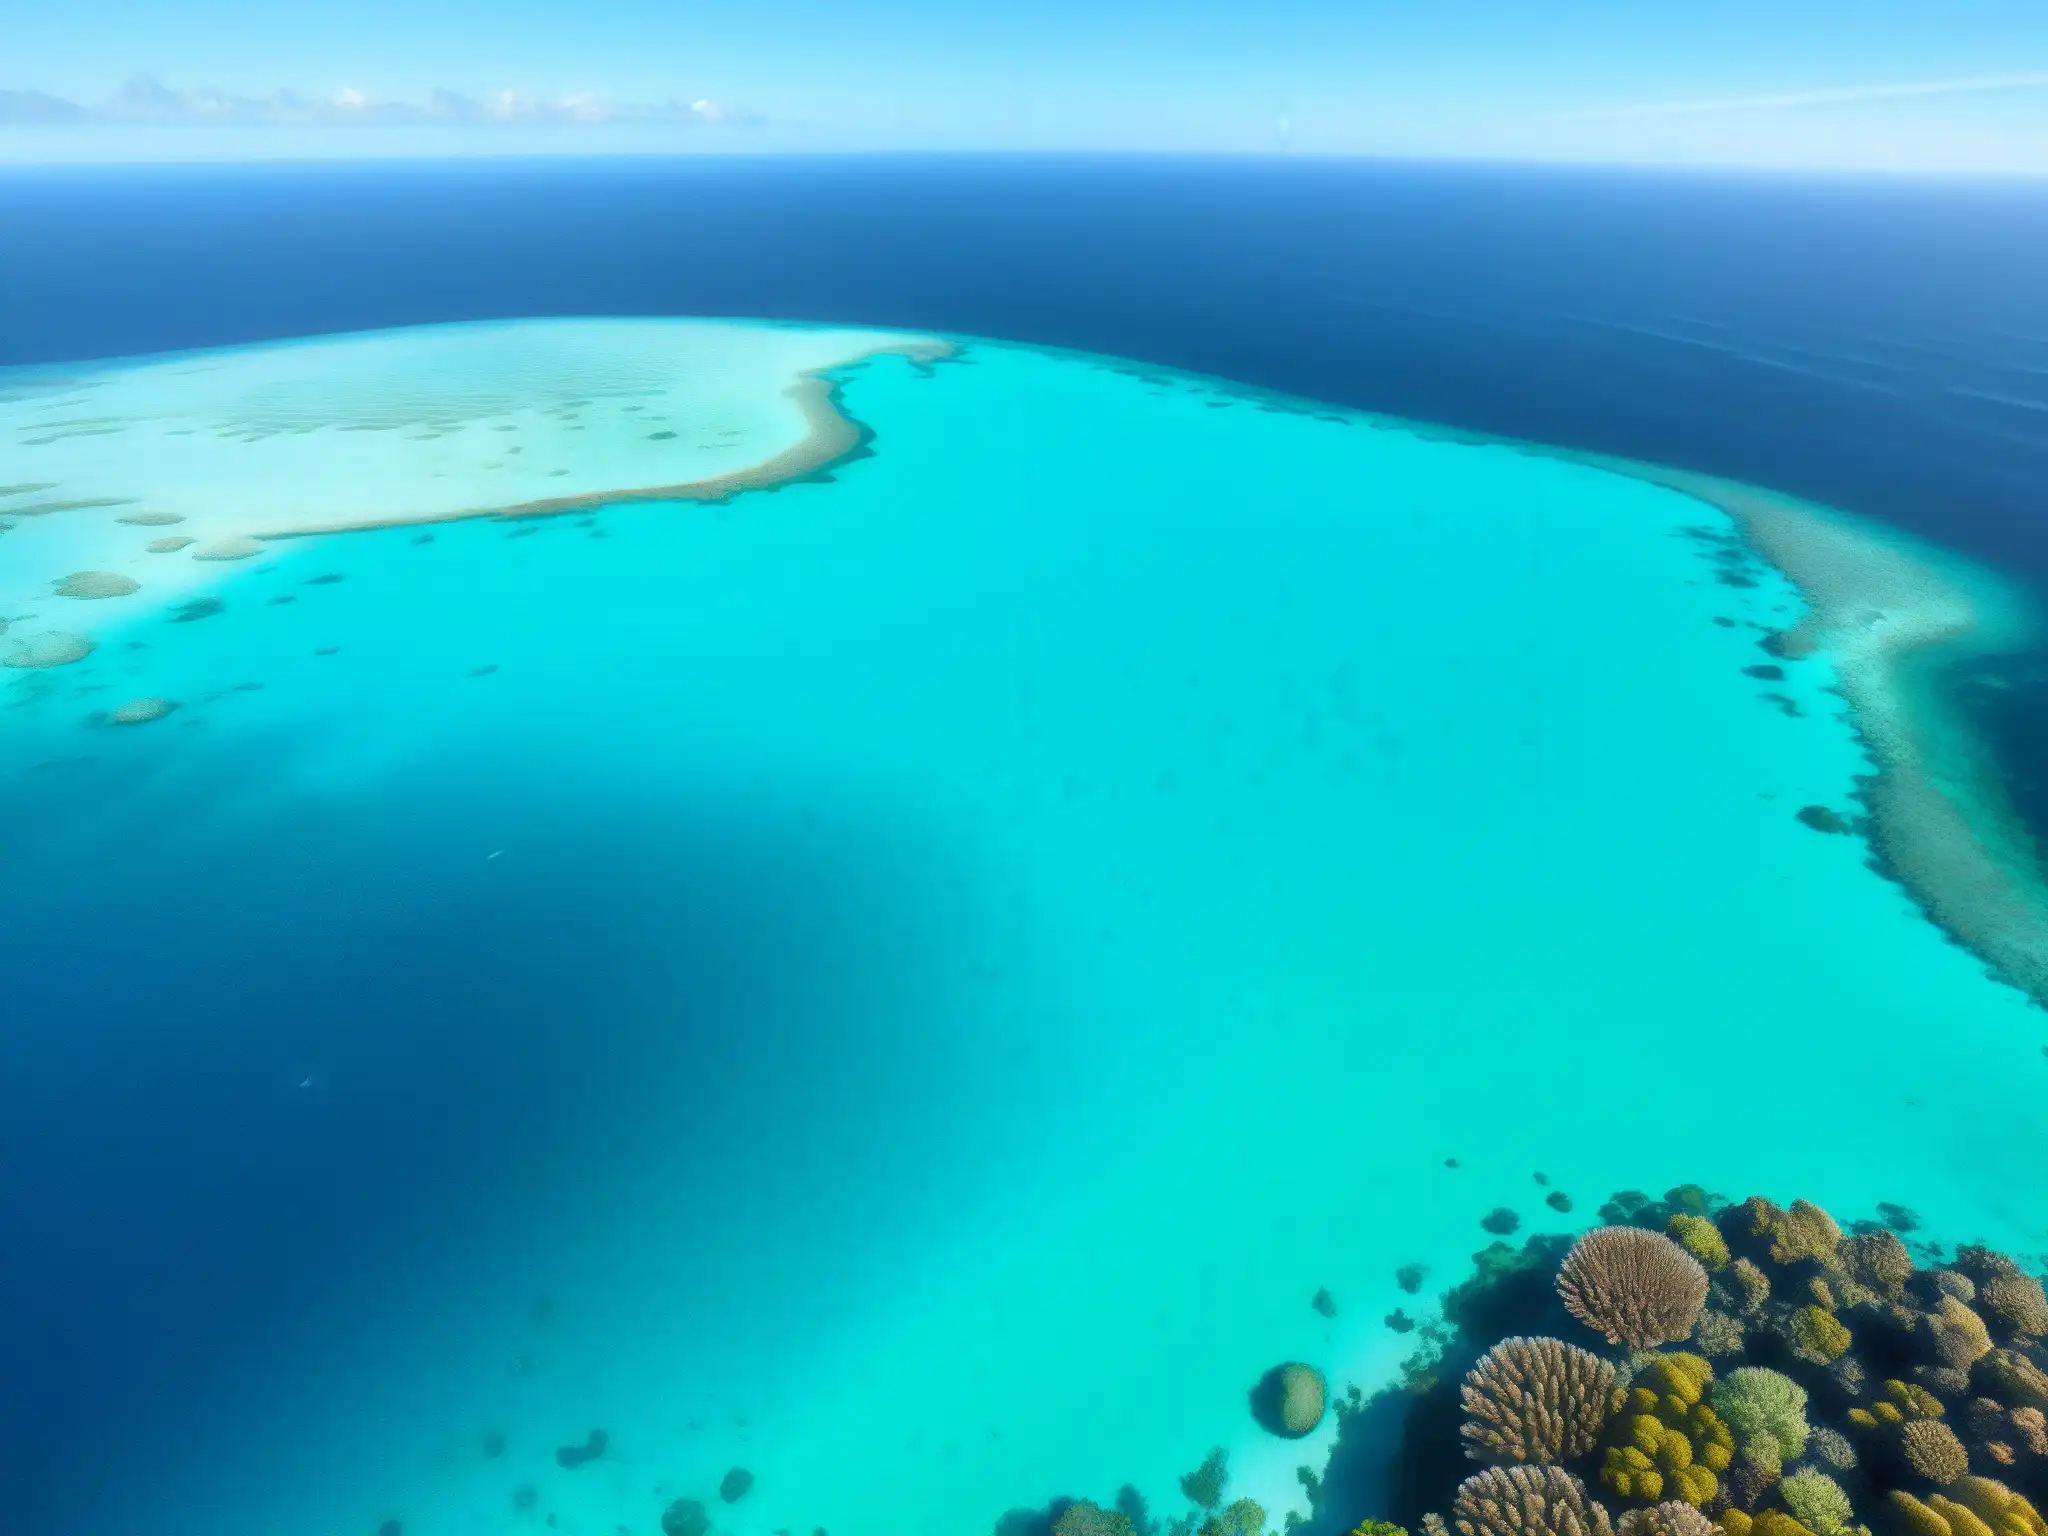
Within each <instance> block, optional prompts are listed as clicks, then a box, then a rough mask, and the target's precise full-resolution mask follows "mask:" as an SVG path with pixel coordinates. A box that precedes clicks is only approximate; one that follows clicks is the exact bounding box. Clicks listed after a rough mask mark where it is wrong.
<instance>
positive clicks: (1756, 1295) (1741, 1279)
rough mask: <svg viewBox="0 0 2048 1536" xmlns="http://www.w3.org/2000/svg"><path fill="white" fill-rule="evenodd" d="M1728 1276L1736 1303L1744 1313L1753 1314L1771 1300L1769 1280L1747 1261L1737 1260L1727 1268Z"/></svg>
mask: <svg viewBox="0 0 2048 1536" xmlns="http://www.w3.org/2000/svg"><path fill="white" fill-rule="evenodd" d="M1728 1275H1729V1278H1730V1279H1731V1280H1733V1281H1734V1284H1735V1297H1736V1303H1737V1305H1739V1306H1740V1307H1741V1308H1742V1310H1743V1311H1745V1312H1755V1311H1758V1310H1760V1309H1761V1308H1762V1306H1763V1304H1764V1303H1765V1302H1767V1301H1769V1300H1770V1299H1771V1278H1770V1276H1769V1275H1766V1274H1765V1273H1764V1272H1763V1271H1762V1270H1760V1269H1758V1268H1757V1267H1756V1265H1754V1264H1752V1263H1750V1261H1749V1260H1747V1259H1737V1260H1736V1261H1735V1262H1734V1263H1733V1264H1731V1265H1729V1266H1728Z"/></svg>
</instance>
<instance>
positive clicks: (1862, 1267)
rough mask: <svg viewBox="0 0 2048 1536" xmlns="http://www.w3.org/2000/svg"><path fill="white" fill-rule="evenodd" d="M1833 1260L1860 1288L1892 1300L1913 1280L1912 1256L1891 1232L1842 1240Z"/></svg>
mask: <svg viewBox="0 0 2048 1536" xmlns="http://www.w3.org/2000/svg"><path fill="white" fill-rule="evenodd" d="M1836 1257H1837V1258H1838V1259H1839V1260H1840V1261H1841V1265H1842V1268H1844V1269H1845V1270H1847V1271H1848V1272H1849V1274H1850V1275H1851V1276H1852V1277H1853V1278H1854V1279H1855V1280H1857V1281H1858V1282H1859V1283H1860V1284H1863V1285H1867V1286H1869V1287H1870V1288H1871V1289H1872V1290H1873V1291H1876V1292H1877V1293H1878V1294H1879V1295H1882V1296H1888V1297H1891V1298H1892V1299H1894V1300H1896V1299H1897V1298H1898V1297H1899V1296H1900V1295H1902V1294H1903V1293H1904V1291H1905V1288H1906V1282H1907V1281H1908V1280H1910V1279H1912V1277H1913V1256H1912V1255H1911V1254H1909V1253H1908V1252H1906V1245H1905V1244H1904V1243H1902V1242H1900V1241H1899V1239H1898V1237H1897V1235H1896V1234H1895V1233H1891V1232H1885V1231H1877V1232H1863V1233H1859V1234H1858V1235H1857V1236H1855V1237H1850V1238H1844V1239H1843V1241H1842V1246H1841V1248H1840V1249H1839V1250H1838V1251H1837V1254H1836Z"/></svg>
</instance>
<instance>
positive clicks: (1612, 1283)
mask: <svg viewBox="0 0 2048 1536" xmlns="http://www.w3.org/2000/svg"><path fill="white" fill-rule="evenodd" d="M1557 1292H1558V1294H1559V1295H1560V1296H1562V1297H1563V1298H1564V1304H1565V1307H1566V1309H1567V1310H1568V1311H1570V1313H1571V1314H1572V1316H1573V1317H1576V1318H1577V1319H1578V1320H1579V1321H1580V1322H1582V1323H1584V1324H1585V1325H1586V1326H1587V1327H1589V1328H1591V1329H1593V1330H1594V1331H1595V1332H1597V1333H1601V1334H1604V1335H1605V1336H1606V1338H1607V1340H1608V1342H1609V1343H1612V1344H1626V1345H1628V1346H1629V1347H1630V1348H1631V1349H1648V1348H1649V1347H1651V1346H1652V1345H1655V1344H1669V1343H1671V1342H1672V1341H1674V1340H1676V1339H1682V1338H1684V1337H1685V1336H1686V1335H1687V1334H1689V1333H1691V1332H1692V1325H1693V1324H1694V1322H1696V1321H1697V1320H1698V1318H1699V1315H1700V1309H1701V1308H1702V1307H1704V1306H1705V1305H1706V1302H1707V1272H1706V1270H1704V1269H1702V1268H1701V1267H1700V1262H1699V1260H1698V1259H1695V1258H1694V1257H1693V1256H1692V1255H1691V1254H1689V1253H1687V1252H1686V1251H1685V1250H1684V1249H1683V1248H1681V1247H1679V1246H1678V1244H1676V1243H1674V1242H1673V1241H1671V1239H1670V1238H1668V1237H1665V1236H1664V1235H1663V1234H1661V1233H1658V1232H1649V1231H1645V1230H1644V1229H1643V1228H1641V1227H1596V1228H1594V1229H1593V1230H1592V1231H1591V1232H1588V1233H1587V1234H1586V1235H1585V1236H1583V1237H1581V1238H1580V1239H1579V1240H1578V1241H1577V1242H1576V1243H1574V1244H1572V1250H1571V1252H1570V1253H1568V1254H1566V1255H1565V1260H1564V1265H1563V1267H1562V1268H1561V1269H1559V1271H1558V1275H1557Z"/></svg>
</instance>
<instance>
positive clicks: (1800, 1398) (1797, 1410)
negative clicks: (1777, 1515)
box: [1708, 1365, 1807, 1461]
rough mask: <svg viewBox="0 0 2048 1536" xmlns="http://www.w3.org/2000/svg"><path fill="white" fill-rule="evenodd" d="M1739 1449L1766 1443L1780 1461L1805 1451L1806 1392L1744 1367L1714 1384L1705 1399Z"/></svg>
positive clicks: (1766, 1372)
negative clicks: (1759, 1441) (1770, 1443)
mask: <svg viewBox="0 0 2048 1536" xmlns="http://www.w3.org/2000/svg"><path fill="white" fill-rule="evenodd" d="M1708 1400H1709V1401H1710V1402H1711V1403H1712V1404H1713V1406H1714V1411H1715V1412H1716V1413H1718V1414H1719V1415H1720V1416H1721V1417H1722V1419H1723V1420H1724V1421H1726V1423H1727V1425H1728V1427H1729V1428H1730V1429H1732V1430H1733V1431H1734V1432H1735V1438H1736V1439H1737V1440H1738V1441H1740V1442H1741V1443H1742V1444H1743V1445H1745V1446H1746V1445H1748V1444H1749V1443H1750V1442H1751V1441H1752V1440H1756V1439H1760V1438H1761V1439H1767V1440H1769V1441H1771V1442H1772V1444H1773V1445H1775V1446H1776V1447H1777V1451H1778V1455H1779V1457H1780V1458H1781V1459H1782V1460H1784V1461H1791V1460H1793V1459H1795V1458H1796V1457H1797V1456H1798V1455H1799V1454H1800V1452H1802V1451H1804V1450H1805V1449H1806V1436H1807V1425H1806V1388H1804V1387H1802V1386H1800V1385H1799V1383H1798V1382H1796V1381H1794V1380H1793V1379H1792V1378H1791V1377H1789V1376H1784V1375H1781V1374H1779V1373H1778V1372H1777V1371H1773V1370H1766V1369H1765V1368H1764V1367H1762V1366H1755V1365H1750V1366H1744V1367H1743V1368H1742V1369H1741V1370H1739V1371H1730V1372H1729V1373H1728V1374H1727V1375H1726V1376H1724V1377H1723V1378H1722V1379H1721V1380H1719V1381H1717V1382H1715V1383H1714V1390H1713V1393H1712V1395H1711V1397H1710V1398H1709V1399H1708Z"/></svg>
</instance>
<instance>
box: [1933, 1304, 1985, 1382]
mask: <svg viewBox="0 0 2048 1536" xmlns="http://www.w3.org/2000/svg"><path fill="white" fill-rule="evenodd" d="M1927 1332H1928V1336H1929V1338H1930V1339H1931V1340H1932V1341H1933V1345H1934V1353H1935V1356H1936V1358H1938V1359H1939V1360H1940V1361H1941V1363H1942V1364H1943V1365H1947V1366H1953V1367H1954V1368H1955V1369H1957V1370H1968V1369H1969V1367H1970V1366H1971V1365H1972V1364H1974V1363H1975V1362H1976V1361H1978V1360H1980V1359H1982V1358H1983V1357H1984V1356H1985V1355H1987V1354H1989V1353H1990V1352H1991V1334H1990V1332H1989V1331H1988V1330H1987V1329H1986V1328H1985V1327H1984V1319H1983V1318H1981V1317H1979V1316H1978V1315H1977V1314H1976V1313H1975V1312H1972V1311H1971V1310H1970V1309H1969V1308H1968V1307H1966V1306H1964V1305H1963V1304H1962V1303H1961V1302H1960V1301H1957V1300H1956V1299H1955V1297H1953V1296H1944V1297H1942V1298H1941V1301H1940V1302H1939V1303H1938V1304H1937V1305H1936V1307H1935V1309H1934V1310H1933V1311H1932V1312H1930V1313H1928V1314H1927Z"/></svg>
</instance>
